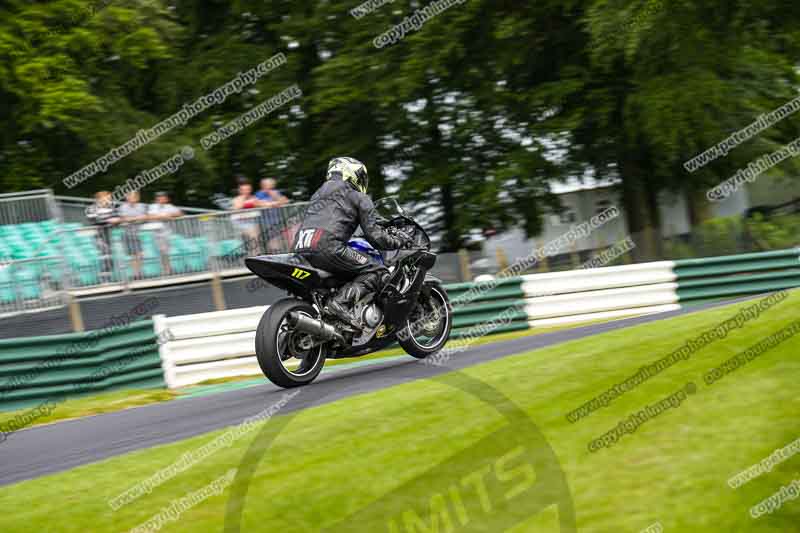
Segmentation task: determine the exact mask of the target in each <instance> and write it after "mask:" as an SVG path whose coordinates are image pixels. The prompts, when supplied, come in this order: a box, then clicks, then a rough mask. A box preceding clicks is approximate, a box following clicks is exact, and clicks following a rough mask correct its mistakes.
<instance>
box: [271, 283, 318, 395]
mask: <svg viewBox="0 0 800 533" xmlns="http://www.w3.org/2000/svg"><path fill="white" fill-rule="evenodd" d="M293 312H295V313H299V314H302V315H306V316H308V317H309V318H315V319H318V318H319V313H318V312H317V310H316V309H315V308H314V307H313V306H311V305H309V304H308V303H306V302H304V301H302V300H298V299H295V298H285V299H283V300H278V301H277V302H275V303H274V304H272V305H270V306H269V308H268V309H267V311H266V312H265V313H264V316H262V317H261V321H260V322H259V323H258V328H257V329H256V358H257V359H258V365H259V366H260V367H261V371H262V372H263V373H264V375H265V376H266V377H267V379H269V380H270V381H271V382H273V383H274V384H275V385H277V386H279V387H283V388H285V389H290V388H294V387H302V386H303V385H308V384H309V383H311V382H312V381H314V380H315V379H316V378H317V376H318V375H319V373H320V372H321V371H322V367H323V366H325V346H324V345H321V344H316V343H315V342H314V339H313V338H312V337H311V336H310V335H308V334H307V333H303V332H300V331H297V330H295V329H294V328H292V327H291V325H290V324H289V314H290V313H293Z"/></svg>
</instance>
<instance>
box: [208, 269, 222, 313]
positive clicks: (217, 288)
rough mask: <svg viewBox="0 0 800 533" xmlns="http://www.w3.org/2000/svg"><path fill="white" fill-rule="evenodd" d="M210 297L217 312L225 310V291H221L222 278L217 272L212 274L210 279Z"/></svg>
mask: <svg viewBox="0 0 800 533" xmlns="http://www.w3.org/2000/svg"><path fill="white" fill-rule="evenodd" d="M211 295H212V297H213V299H214V308H215V309H216V310H217V311H224V310H225V291H224V290H223V289H222V277H221V276H220V275H219V272H214V273H213V274H212V277H211Z"/></svg>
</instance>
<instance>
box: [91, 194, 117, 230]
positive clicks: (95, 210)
mask: <svg viewBox="0 0 800 533" xmlns="http://www.w3.org/2000/svg"><path fill="white" fill-rule="evenodd" d="M86 217H87V218H88V219H89V220H90V221H91V222H92V224H94V225H95V226H104V227H105V226H110V225H114V224H118V223H119V216H118V214H117V208H116V206H114V201H113V198H112V196H111V193H110V192H108V191H98V192H96V193H95V195H94V204H92V205H91V206H89V209H87V210H86Z"/></svg>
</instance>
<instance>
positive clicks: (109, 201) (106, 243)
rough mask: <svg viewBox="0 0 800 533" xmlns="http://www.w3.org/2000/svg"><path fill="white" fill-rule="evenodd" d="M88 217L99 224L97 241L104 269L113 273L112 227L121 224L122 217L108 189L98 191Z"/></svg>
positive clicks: (96, 224)
mask: <svg viewBox="0 0 800 533" xmlns="http://www.w3.org/2000/svg"><path fill="white" fill-rule="evenodd" d="M86 217H87V218H88V219H89V221H90V222H91V223H92V224H94V225H95V226H97V234H96V242H97V247H98V248H99V249H100V254H101V255H102V256H103V269H104V271H105V272H108V273H111V272H112V269H113V263H112V261H111V227H112V226H114V225H116V224H119V222H120V218H119V214H118V213H117V208H116V206H115V205H114V200H113V197H112V196H111V193H110V192H108V191H98V192H97V193H95V195H94V204H92V205H91V206H89V208H88V209H87V210H86Z"/></svg>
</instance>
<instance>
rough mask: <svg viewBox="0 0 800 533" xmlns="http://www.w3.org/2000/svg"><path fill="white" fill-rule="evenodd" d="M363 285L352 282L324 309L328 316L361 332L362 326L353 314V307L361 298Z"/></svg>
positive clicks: (341, 289)
mask: <svg viewBox="0 0 800 533" xmlns="http://www.w3.org/2000/svg"><path fill="white" fill-rule="evenodd" d="M361 288H362V286H361V284H360V283H358V282H357V281H352V282H350V283H348V284H347V285H345V286H344V287H342V288H340V289H339V292H337V293H336V296H334V297H333V298H331V299H330V300H328V303H327V304H326V305H325V309H323V311H324V313H325V314H326V315H330V316H333V317H335V318H338V319H339V320H341V321H342V322H344V323H345V324H347V325H349V326H352V327H353V328H355V330H356V331H360V330H361V329H362V328H361V324H360V323H359V321H358V319H357V318H356V316H355V315H354V314H353V306H354V305H355V304H356V302H357V301H358V300H359V299H360V298H361V294H362V293H361Z"/></svg>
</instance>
